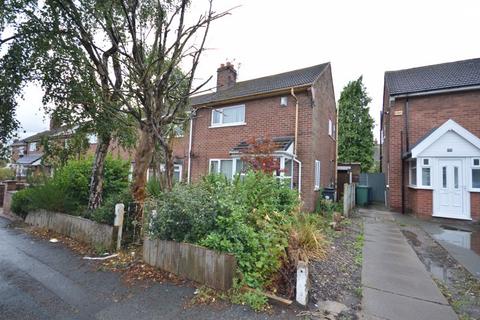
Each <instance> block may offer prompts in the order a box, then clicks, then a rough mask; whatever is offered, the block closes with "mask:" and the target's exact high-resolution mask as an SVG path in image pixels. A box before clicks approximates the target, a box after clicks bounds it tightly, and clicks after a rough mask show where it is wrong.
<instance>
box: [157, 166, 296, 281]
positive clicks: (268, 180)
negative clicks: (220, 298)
mask: <svg viewBox="0 0 480 320" xmlns="http://www.w3.org/2000/svg"><path fill="white" fill-rule="evenodd" d="M298 205H299V200H298V194H297V192H296V191H294V190H290V189H289V188H288V187H287V186H285V185H284V184H282V183H280V182H279V181H278V180H277V179H276V178H275V177H273V176H272V175H269V174H264V173H260V172H248V173H247V174H246V175H245V176H243V177H242V178H240V177H237V178H236V179H235V180H234V181H228V180H227V179H225V177H223V176H220V175H211V176H207V177H205V179H204V180H203V181H202V182H200V183H198V184H196V185H191V186H184V185H176V186H175V187H174V189H173V190H172V192H167V193H164V194H162V195H161V196H160V197H159V198H158V199H156V200H155V202H153V203H152V205H151V207H150V208H149V211H150V210H151V209H155V210H156V211H157V215H156V216H155V217H154V218H152V219H151V222H150V226H149V227H150V228H149V230H150V234H151V236H153V237H156V238H160V239H164V240H176V241H187V242H192V243H198V244H201V245H203V246H205V247H208V248H211V249H214V250H219V251H222V252H228V253H232V254H233V255H235V257H236V258H237V262H238V267H239V269H240V271H241V272H242V274H243V281H244V283H245V284H247V285H248V286H250V287H253V288H263V287H264V286H265V285H266V284H268V281H269V279H270V276H271V275H272V274H273V273H274V272H276V271H277V270H278V269H279V268H280V266H281V261H282V257H284V255H285V252H286V251H285V248H286V247H287V245H288V237H289V226H290V220H291V213H292V212H293V211H294V210H295V209H296V208H297V207H298Z"/></svg>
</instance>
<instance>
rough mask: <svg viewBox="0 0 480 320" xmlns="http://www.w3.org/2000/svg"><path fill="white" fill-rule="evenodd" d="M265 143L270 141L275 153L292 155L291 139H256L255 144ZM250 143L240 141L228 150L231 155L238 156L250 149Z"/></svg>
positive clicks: (292, 141) (292, 140)
mask: <svg viewBox="0 0 480 320" xmlns="http://www.w3.org/2000/svg"><path fill="white" fill-rule="evenodd" d="M266 141H271V143H272V144H273V147H274V149H275V153H285V154H288V155H293V143H294V138H293V137H274V138H272V139H263V138H261V139H256V142H257V143H262V142H266ZM250 142H251V141H240V143H239V144H237V145H236V146H235V147H233V148H232V149H231V150H230V154H231V155H238V154H243V153H245V152H247V151H248V150H249V149H250V148H251V147H252V144H251V143H250Z"/></svg>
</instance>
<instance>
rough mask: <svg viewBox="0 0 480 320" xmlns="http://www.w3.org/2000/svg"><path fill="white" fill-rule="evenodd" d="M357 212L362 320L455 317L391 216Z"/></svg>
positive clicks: (373, 212)
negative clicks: (361, 220) (361, 235)
mask: <svg viewBox="0 0 480 320" xmlns="http://www.w3.org/2000/svg"><path fill="white" fill-rule="evenodd" d="M361 213H362V214H363V215H364V216H365V244H364V249H363V268H362V286H363V299H362V304H363V309H364V312H365V315H366V319H372V318H379V319H387V320H395V319H399V320H400V319H401V320H408V319H412V320H414V319H415V320H416V319H418V320H422V319H436V320H444V319H445V320H450V319H451V320H454V319H458V318H457V316H456V314H455V312H454V311H453V309H452V308H451V306H450V305H449V304H448V302H447V300H446V299H445V297H444V296H443V295H442V294H441V292H440V290H439V289H438V287H437V286H436V284H435V282H434V281H433V280H432V278H431V277H430V274H429V273H428V272H427V270H426V269H425V266H424V265H423V264H422V262H421V261H420V260H419V259H418V257H417V255H416V254H415V251H413V249H412V247H411V246H410V245H409V244H408V242H407V240H406V239H405V237H404V236H403V234H402V233H401V231H400V229H399V228H398V226H397V224H396V223H395V222H394V219H393V216H392V215H389V214H388V213H386V212H376V211H374V210H362V211H361Z"/></svg>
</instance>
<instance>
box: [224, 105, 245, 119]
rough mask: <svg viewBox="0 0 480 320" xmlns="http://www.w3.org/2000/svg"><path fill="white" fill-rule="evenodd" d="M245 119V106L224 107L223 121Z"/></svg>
mask: <svg viewBox="0 0 480 320" xmlns="http://www.w3.org/2000/svg"><path fill="white" fill-rule="evenodd" d="M244 121H245V107H244V106H241V107H234V108H225V109H223V123H235V122H244Z"/></svg>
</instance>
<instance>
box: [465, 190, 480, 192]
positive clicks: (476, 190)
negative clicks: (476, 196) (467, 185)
mask: <svg viewBox="0 0 480 320" xmlns="http://www.w3.org/2000/svg"><path fill="white" fill-rule="evenodd" d="M468 192H480V189H468Z"/></svg>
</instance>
